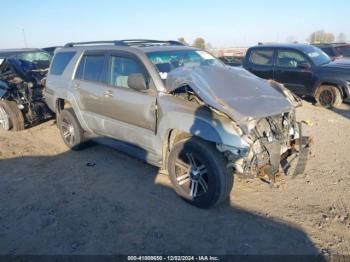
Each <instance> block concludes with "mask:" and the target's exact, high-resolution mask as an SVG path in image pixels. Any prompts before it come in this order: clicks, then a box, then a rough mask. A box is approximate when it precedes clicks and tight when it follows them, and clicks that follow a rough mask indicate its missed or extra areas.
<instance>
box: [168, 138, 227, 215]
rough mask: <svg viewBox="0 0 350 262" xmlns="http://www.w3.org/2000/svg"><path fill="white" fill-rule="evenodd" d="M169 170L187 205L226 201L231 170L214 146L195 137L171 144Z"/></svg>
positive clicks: (173, 182)
mask: <svg viewBox="0 0 350 262" xmlns="http://www.w3.org/2000/svg"><path fill="white" fill-rule="evenodd" d="M168 169H169V170H168V171H169V175H170V179H171V182H172V184H173V187H174V189H175V191H176V193H177V194H178V195H179V196H181V197H182V198H183V199H184V200H185V201H187V202H189V203H190V204H192V205H194V206H197V207H201V208H209V207H212V206H215V205H217V204H219V203H221V202H223V201H224V200H226V199H227V198H228V196H229V194H230V192H231V189H232V186H233V170H232V168H227V161H226V158H225V157H224V155H223V154H222V153H220V152H219V151H217V149H216V147H215V145H213V144H211V143H208V142H205V141H203V140H201V139H198V138H190V139H185V140H182V141H180V142H178V143H176V144H175V145H174V147H173V148H172V150H171V152H170V155H169V159H168Z"/></svg>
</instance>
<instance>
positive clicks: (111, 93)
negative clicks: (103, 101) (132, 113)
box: [104, 90, 113, 97]
mask: <svg viewBox="0 0 350 262" xmlns="http://www.w3.org/2000/svg"><path fill="white" fill-rule="evenodd" d="M104 95H105V97H113V92H112V91H111V90H107V91H105V93H104Z"/></svg>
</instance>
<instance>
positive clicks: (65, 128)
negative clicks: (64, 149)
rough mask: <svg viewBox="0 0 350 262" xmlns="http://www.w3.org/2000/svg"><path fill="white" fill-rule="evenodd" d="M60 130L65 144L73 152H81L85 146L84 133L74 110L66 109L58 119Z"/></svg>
mask: <svg viewBox="0 0 350 262" xmlns="http://www.w3.org/2000/svg"><path fill="white" fill-rule="evenodd" d="M58 128H59V130H60V133H61V136H62V139H63V141H64V143H65V144H66V145H67V146H68V147H69V148H70V149H72V150H79V149H81V148H82V145H83V144H84V131H83V129H82V128H81V126H80V124H79V121H78V119H77V117H76V116H75V113H74V111H73V109H72V108H68V109H64V110H62V112H61V113H60V115H59V117H58Z"/></svg>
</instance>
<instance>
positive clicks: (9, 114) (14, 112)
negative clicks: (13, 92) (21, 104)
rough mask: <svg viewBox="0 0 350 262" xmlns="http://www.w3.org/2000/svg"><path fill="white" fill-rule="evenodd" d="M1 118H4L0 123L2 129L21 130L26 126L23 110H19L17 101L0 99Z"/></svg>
mask: <svg viewBox="0 0 350 262" xmlns="http://www.w3.org/2000/svg"><path fill="white" fill-rule="evenodd" d="M1 116H2V117H1ZM0 118H4V119H2V121H1V123H0V129H3V130H6V131H9V130H12V131H21V130H24V128H25V126H24V118H23V114H22V112H21V110H19V108H18V106H17V104H16V102H13V101H7V100H4V101H0ZM6 119H7V120H6ZM5 122H6V123H5Z"/></svg>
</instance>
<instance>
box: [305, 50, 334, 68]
mask: <svg viewBox="0 0 350 262" xmlns="http://www.w3.org/2000/svg"><path fill="white" fill-rule="evenodd" d="M304 53H306V54H307V55H308V57H309V58H310V59H311V60H312V62H314V64H315V65H318V66H319V65H324V64H328V63H330V62H331V61H332V60H331V59H330V58H329V56H328V55H327V54H326V53H325V52H323V51H322V50H321V49H319V48H317V47H311V46H310V48H308V49H306V50H305V51H304Z"/></svg>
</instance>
